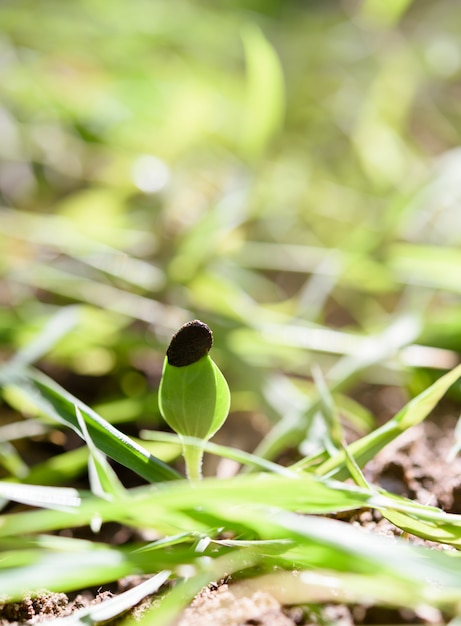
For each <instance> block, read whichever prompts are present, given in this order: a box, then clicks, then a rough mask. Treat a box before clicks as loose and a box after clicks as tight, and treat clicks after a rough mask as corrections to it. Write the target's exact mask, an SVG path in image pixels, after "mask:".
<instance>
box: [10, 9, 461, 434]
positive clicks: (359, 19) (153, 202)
mask: <svg viewBox="0 0 461 626" xmlns="http://www.w3.org/2000/svg"><path fill="white" fill-rule="evenodd" d="M456 7H457V4H456V2H455V1H454V0H440V1H439V2H436V3H435V2H431V1H430V0H418V2H411V0H392V1H390V0H388V1H385V0H363V1H358V0H343V1H342V2H340V1H333V0H331V1H328V2H314V1H312V0H311V1H308V0H306V1H304V2H301V1H295V0H293V1H288V2H283V1H282V0H271V1H270V2H262V1H259V2H258V1H254V2H245V1H243V0H241V1H240V2H229V1H225V2H221V3H212V2H209V1H208V2H207V1H205V0H202V1H199V0H196V1H186V0H156V1H155V2H151V1H147V0H133V1H131V2H127V1H126V0H110V1H109V0H97V1H94V0H91V2H90V1H89V0H72V1H70V2H65V3H63V2H57V1H51V0H50V1H46V0H39V1H38V2H28V1H26V0H17V1H15V2H3V3H2V5H1V6H0V138H1V139H0V158H1V161H0V201H1V204H2V208H1V211H0V250H1V255H0V279H1V283H0V304H1V305H2V309H1V310H0V342H1V343H0V350H1V353H2V356H3V357H4V359H7V358H9V357H11V356H12V355H13V354H15V353H16V351H17V350H18V349H20V348H21V347H23V346H26V345H28V344H29V342H30V341H32V339H33V338H34V337H36V336H37V334H38V333H39V332H40V331H41V330H42V329H43V328H44V326H45V325H46V323H47V322H48V321H49V320H50V318H51V317H52V315H53V314H54V313H55V312H56V311H59V310H60V309H61V308H62V307H64V306H67V305H70V304H79V305H81V307H80V314H79V316H78V319H77V321H76V323H75V326H74V327H73V328H72V330H70V331H69V332H68V333H67V334H66V335H65V336H64V337H63V338H60V340H59V342H57V341H56V345H53V344H54V342H53V340H51V341H50V346H49V347H50V352H49V353H48V354H47V355H46V356H44V355H43V356H42V360H41V364H42V366H43V367H45V369H46V370H47V371H48V372H51V374H52V375H53V376H56V377H57V378H59V379H60V380H61V381H62V382H63V384H64V385H65V386H66V385H67V386H70V387H71V390H72V391H73V392H74V393H75V394H76V395H79V393H80V389H79V383H78V380H79V377H81V379H82V380H83V381H85V382H84V384H83V383H82V386H83V387H84V392H83V395H84V398H83V399H86V400H89V401H90V402H92V403H93V404H94V403H97V404H101V406H102V407H104V409H103V413H104V414H105V416H106V417H107V418H108V419H109V420H110V419H113V420H116V421H120V420H121V419H122V417H121V416H120V410H119V409H120V405H119V404H117V402H118V401H119V400H122V399H126V398H131V399H132V400H133V402H131V403H126V404H124V405H123V406H124V407H126V410H127V413H126V419H127V420H131V419H140V418H141V417H144V418H145V417H146V416H148V415H150V414H154V413H155V412H156V411H157V409H156V402H155V401H153V400H152V397H151V396H152V392H153V390H155V389H156V387H157V385H158V381H159V376H160V372H161V364H162V362H163V353H164V349H165V347H166V345H167V344H168V341H169V337H170V335H171V334H172V332H174V331H175V330H176V329H177V328H178V327H179V326H180V325H181V324H182V323H184V322H185V321H187V320H189V319H193V318H200V319H203V320H204V321H206V322H207V323H208V324H209V325H210V326H212V327H213V329H214V332H215V349H214V358H215V359H216V361H217V363H218V364H219V365H220V367H221V368H222V369H223V371H224V373H225V375H226V378H227V379H228V380H229V383H230V386H231V391H232V392H233V402H234V409H238V410H249V411H255V410H257V411H262V412H264V414H266V415H268V416H269V417H270V418H271V420H273V421H275V422H277V420H278V419H280V418H283V419H285V420H288V422H289V424H288V425H287V426H286V429H287V430H288V431H289V432H290V433H292V435H293V437H294V439H295V440H296V438H297V440H299V436H300V433H301V439H302V434H303V433H304V432H305V430H306V428H307V426H306V424H308V423H311V422H309V419H307V421H306V415H309V410H312V411H313V409H312V406H314V407H315V406H316V405H315V402H314V405H312V404H310V401H311V400H310V399H311V398H312V397H313V396H312V389H311V388H310V387H309V386H308V385H307V383H306V384H304V383H303V380H304V379H305V378H306V377H308V376H310V370H311V367H312V366H313V364H314V363H315V364H319V365H320V366H321V367H322V369H323V370H324V371H325V373H326V381H327V383H328V384H329V385H330V386H333V387H337V389H336V391H338V392H339V391H341V390H342V391H344V390H347V389H348V388H350V383H351V381H352V382H353V381H356V380H363V381H366V382H371V383H378V384H398V385H402V384H407V385H408V386H409V388H410V389H411V390H418V389H421V387H422V386H424V385H425V384H426V382H427V380H426V378H424V377H422V378H421V377H420V378H418V376H422V373H423V370H421V368H426V369H427V370H428V371H432V370H440V369H441V370H443V369H447V368H450V367H451V366H453V365H454V364H455V363H456V362H457V354H456V352H458V351H460V350H461V339H460V338H461V332H460V331H461V303H460V292H461V287H460V284H461V283H460V281H459V278H458V274H459V266H460V253H459V250H458V248H459V243H460V240H461V217H460V216H461V213H460V211H459V209H458V201H459V197H460V192H461V182H460V181H461V178H460V177H459V169H460V167H461V152H460V151H459V147H458V144H459V127H460V123H461V119H460V117H461V112H460V108H459V105H458V100H459V97H458V96H459V77H460V72H461V44H460V34H461V14H460V12H459V11H456ZM389 329H391V330H389ZM392 329H394V330H392ZM396 329H397V330H396ZM394 331H395V332H394ZM58 334H59V333H58ZM414 367H416V368H419V369H416V370H415V369H413V368H414ZM418 372H421V374H418ZM276 373H277V375H275V374H276ZM292 377H294V378H293V380H294V383H293V381H292V380H291V379H292ZM90 379H94V380H95V381H96V382H95V384H90V383H89V382H88V381H89V380H90ZM300 386H301V391H302V396H303V398H304V399H303V400H300V394H299V387H300ZM277 389H282V392H281V397H279V396H280V394H279V395H277V394H278V392H277ZM314 395H315V391H314ZM305 398H307V400H306V399H305ZM117 407H118V408H117ZM360 411H361V409H359V408H358V407H357V409H356V410H351V408H350V407H348V412H349V413H351V412H352V413H353V414H354V415H355V416H356V417H357V415H359V414H360ZM306 412H307V413H306ZM345 412H346V411H345ZM300 415H301V416H302V418H299V419H298V417H299V416H300ZM157 418H158V414H157ZM367 419H368V416H367V418H366V419H365V418H364V419H363V420H362V423H364V422H366V420H367ZM282 421H283V420H282ZM282 430H283V429H282ZM279 434H280V433H279V432H278V434H277V436H279ZM274 437H275V436H274ZM288 441H289V440H287V443H288Z"/></svg>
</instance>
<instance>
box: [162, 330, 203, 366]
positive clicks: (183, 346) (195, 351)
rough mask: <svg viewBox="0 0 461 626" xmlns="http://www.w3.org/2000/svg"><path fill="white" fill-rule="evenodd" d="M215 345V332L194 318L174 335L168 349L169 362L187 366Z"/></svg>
mask: <svg viewBox="0 0 461 626" xmlns="http://www.w3.org/2000/svg"><path fill="white" fill-rule="evenodd" d="M212 345H213V333H212V332H211V330H210V328H209V327H208V326H207V325H206V324H204V323H203V322H201V321H200V320H192V322H187V324H184V326H181V328H180V329H179V330H178V332H177V333H175V334H174V335H173V337H172V338H171V341H170V345H169V346H168V350H167V351H166V356H167V358H168V363H169V364H170V365H174V366H175V367H185V366H186V365H191V364H192V363H195V362H196V361H198V360H199V359H201V358H202V357H203V356H205V355H206V354H207V353H208V352H209V350H210V348H211V346H212Z"/></svg>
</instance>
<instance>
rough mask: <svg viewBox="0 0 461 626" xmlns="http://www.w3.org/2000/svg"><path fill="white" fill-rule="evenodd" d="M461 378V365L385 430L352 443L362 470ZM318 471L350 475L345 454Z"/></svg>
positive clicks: (418, 421) (384, 428)
mask: <svg viewBox="0 0 461 626" xmlns="http://www.w3.org/2000/svg"><path fill="white" fill-rule="evenodd" d="M460 376H461V365H458V366H457V367H455V368H454V369H453V370H451V371H450V372H448V373H447V374H445V375H444V376H442V377H441V378H439V379H438V380H437V381H436V382H435V383H434V384H433V385H431V386H430V387H428V388H427V389H425V390H424V391H423V392H422V393H420V394H419V396H416V398H413V400H411V401H410V402H409V403H408V404H407V405H406V406H404V407H403V409H401V410H400V411H399V412H398V413H397V415H395V416H394V417H393V418H392V419H391V420H389V421H388V422H386V423H385V424H383V426H381V427H380V428H377V429H376V430H374V431H373V432H371V433H369V434H368V435H365V437H362V438H361V439H358V440H357V441H354V442H353V443H351V444H350V446H349V451H350V453H351V455H352V456H353V457H354V459H355V461H356V462H357V463H358V465H359V466H360V467H363V465H365V463H367V462H368V461H370V460H371V459H372V458H373V457H374V456H375V455H376V454H377V453H378V452H379V451H380V450H382V449H383V448H384V447H385V446H386V445H387V444H388V443H390V442H391V441H393V440H394V439H395V438H396V437H398V436H399V435H401V434H402V433H403V432H405V431H406V430H407V429H408V428H410V427H411V426H415V425H416V424H419V423H420V422H422V421H423V420H424V419H425V418H426V417H427V416H428V415H429V413H430V412H431V411H432V409H433V408H434V407H435V406H436V404H437V403H438V402H439V400H440V399H441V398H442V396H443V395H444V394H445V393H446V392H447V391H448V389H449V388H450V387H451V385H453V384H454V383H455V382H456V381H457V380H458V378H459V377H460ZM295 467H296V468H302V461H301V462H298V463H297V464H296V465H295V466H293V467H292V469H294V468H295ZM315 471H316V474H318V475H321V476H334V477H335V478H336V479H343V478H346V477H347V476H348V475H349V472H348V469H347V464H346V455H345V453H344V451H340V452H338V454H336V455H335V456H334V457H332V458H330V459H328V460H327V461H325V462H324V463H322V464H321V465H320V466H319V467H318V468H317V469H316V470H315Z"/></svg>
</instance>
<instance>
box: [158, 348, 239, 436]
mask: <svg viewBox="0 0 461 626" xmlns="http://www.w3.org/2000/svg"><path fill="white" fill-rule="evenodd" d="M159 407H160V411H161V413H162V415H163V417H164V419H165V421H166V422H167V424H168V425H169V426H170V427H171V428H172V429H173V430H174V431H175V432H177V433H178V435H184V436H189V437H197V438H199V439H203V440H207V439H209V438H210V437H212V436H213V435H214V434H215V432H216V431H217V430H218V429H219V428H221V426H222V425H223V423H224V421H225V419H226V417H227V415H228V413H229V407H230V392H229V387H228V385H227V382H226V379H225V378H224V376H223V375H222V373H221V371H220V369H219V368H218V366H217V365H216V364H215V363H214V362H213V360H212V359H211V358H210V357H209V356H208V355H206V356H204V357H202V358H201V359H199V360H198V361H196V362H195V363H192V364H191V365H187V366H185V367H175V366H174V365H170V364H169V363H168V359H167V358H165V363H164V367H163V374H162V380H161V382H160V389H159Z"/></svg>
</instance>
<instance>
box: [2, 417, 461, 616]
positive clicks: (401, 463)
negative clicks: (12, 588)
mask: <svg viewBox="0 0 461 626" xmlns="http://www.w3.org/2000/svg"><path fill="white" fill-rule="evenodd" d="M456 419H457V417H456V415H455V411H454V410H452V409H451V408H450V407H449V406H445V407H440V408H439V409H438V410H437V412H436V414H434V415H433V416H432V417H431V419H428V420H427V421H426V422H425V423H423V424H420V425H419V426H417V427H414V428H413V429H411V430H410V431H407V432H406V433H405V434H403V435H402V436H401V437H400V438H399V439H398V440H397V441H396V442H394V443H393V444H391V445H389V446H388V447H387V448H386V449H385V450H383V451H382V452H381V453H380V454H379V455H378V456H377V457H376V458H375V459H374V460H373V461H372V462H371V463H369V465H368V466H367V467H366V470H365V473H366V476H367V478H368V479H369V480H370V481H371V482H373V483H375V484H378V485H380V486H382V487H383V488H385V489H387V490H389V491H391V492H394V493H397V494H400V495H404V496H407V497H409V498H412V499H415V500H417V501H419V502H421V503H423V504H430V505H434V506H439V507H441V508H443V509H444V510H446V511H449V512H452V513H460V512H461V458H456V457H455V458H450V450H451V448H452V446H453V441H454V427H455V424H456ZM341 517H342V519H344V521H345V523H352V524H356V525H361V526H363V527H365V528H366V529H367V530H369V531H370V532H373V533H379V534H381V535H400V534H401V531H399V530H398V529H396V528H395V527H394V526H393V525H392V524H390V523H389V522H388V521H387V520H385V519H382V518H381V517H380V515H379V513H377V512H371V511H369V510H364V511H361V512H359V513H356V512H355V513H354V514H353V515H351V516H348V515H344V516H341ZM408 541H409V542H413V543H416V544H421V543H424V542H423V540H421V539H419V538H415V537H409V538H408ZM433 547H434V549H444V548H443V546H440V545H438V546H435V545H434V546H433ZM132 582H133V581H132ZM135 582H136V581H135ZM122 584H124V583H123V581H121V583H120V585H119V588H120V590H124V588H123V586H122ZM112 592H117V589H116V588H111V590H110V591H109V590H98V591H84V592H82V593H81V594H78V595H77V596H75V597H72V598H69V597H68V596H66V595H65V594H49V593H46V592H45V593H44V594H43V595H42V596H41V597H39V598H34V599H32V598H26V599H25V600H24V601H23V602H20V603H14V604H9V605H4V606H1V605H0V625H6V624H11V623H28V624H34V623H39V622H43V621H46V620H50V619H52V618H53V617H57V616H60V617H62V616H65V615H69V614H71V613H72V612H73V611H75V610H77V609H80V608H82V607H83V606H87V605H88V604H90V603H99V602H102V601H104V600H105V599H106V598H108V597H111V594H112ZM277 595H278V594H277V591H274V590H273V589H271V590H267V589H264V588H255V587H254V584H253V583H252V584H251V585H248V584H245V583H244V582H240V583H235V584H232V583H223V584H221V585H214V586H212V587H210V588H207V589H205V590H203V591H202V593H201V594H199V596H198V597H197V598H196V599H195V600H194V602H193V603H192V605H191V606H190V607H189V608H188V609H187V610H186V611H185V612H184V613H183V615H182V616H181V618H180V619H179V621H178V622H177V625H176V626H244V625H247V626H295V625H298V626H299V625H307V624H322V623H327V624H328V623H331V624H341V625H344V626H349V625H352V624H404V623H408V624H409V623H423V624H437V623H441V622H443V616H442V615H441V614H440V613H439V612H438V611H436V610H431V609H430V608H427V609H425V612H424V613H421V614H415V613H414V612H412V611H399V610H394V609H388V608H383V607H374V606H369V607H366V606H352V607H346V606H334V605H325V606H322V607H317V608H316V609H315V610H313V609H312V610H305V609H301V608H299V607H287V606H283V600H282V599H281V598H278V597H277ZM281 602H282V603H281ZM145 605H146V603H144V606H145ZM142 608H143V607H142Z"/></svg>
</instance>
